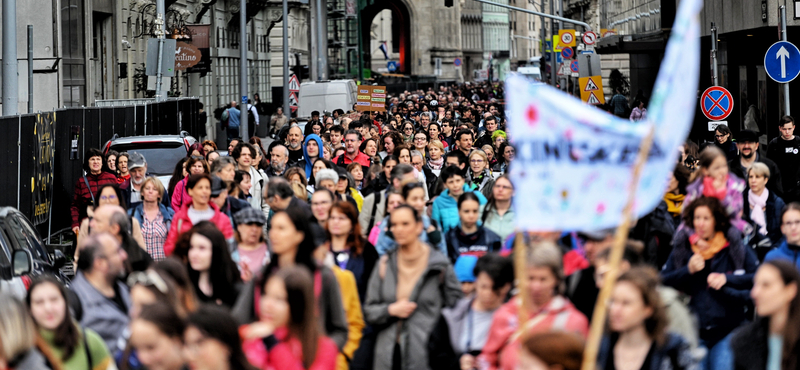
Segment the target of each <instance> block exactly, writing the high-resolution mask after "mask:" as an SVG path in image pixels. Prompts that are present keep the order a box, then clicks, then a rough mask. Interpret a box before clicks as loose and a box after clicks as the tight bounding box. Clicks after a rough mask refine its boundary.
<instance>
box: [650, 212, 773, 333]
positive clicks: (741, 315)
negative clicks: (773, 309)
mask: <svg viewBox="0 0 800 370" xmlns="http://www.w3.org/2000/svg"><path fill="white" fill-rule="evenodd" d="M690 233H691V231H689V230H687V229H682V230H680V231H678V232H677V234H676V235H675V239H673V243H674V249H673V250H672V253H671V254H670V256H669V258H668V260H667V263H666V264H665V266H664V270H663V271H662V272H661V277H662V278H663V281H664V285H666V286H670V287H673V288H675V289H677V290H680V291H682V292H684V293H686V294H687V295H689V296H690V297H691V302H690V304H689V306H690V307H691V308H692V311H693V312H696V313H697V316H698V319H699V323H698V324H699V325H698V327H699V328H700V338H701V339H703V340H705V341H707V342H711V343H716V342H717V341H719V340H721V339H722V338H724V337H725V336H726V335H728V333H730V332H731V331H733V330H734V329H736V328H737V327H738V326H739V325H740V324H741V323H743V322H744V321H745V320H746V318H747V315H746V314H745V306H746V305H748V304H750V289H751V288H752V287H753V276H754V275H755V272H756V268H757V267H758V258H757V257H756V255H755V252H753V249H752V248H749V247H746V246H745V245H743V244H742V240H741V237H739V235H740V233H739V232H738V230H736V229H735V228H734V227H731V229H730V230H729V231H728V233H727V234H726V238H727V239H728V242H729V245H728V247H726V248H724V249H722V250H721V251H719V252H717V254H716V255H715V256H714V257H712V258H711V259H710V260H708V261H706V266H705V268H704V269H703V270H701V271H698V272H696V273H694V274H690V273H689V267H688V262H689V258H691V256H692V254H693V252H692V250H691V245H690V243H689V236H690ZM712 272H717V273H724V274H725V278H726V279H727V282H726V283H725V285H724V286H723V287H722V288H721V289H720V290H714V289H711V288H709V287H708V282H707V281H708V275H709V274H710V273H712Z"/></svg>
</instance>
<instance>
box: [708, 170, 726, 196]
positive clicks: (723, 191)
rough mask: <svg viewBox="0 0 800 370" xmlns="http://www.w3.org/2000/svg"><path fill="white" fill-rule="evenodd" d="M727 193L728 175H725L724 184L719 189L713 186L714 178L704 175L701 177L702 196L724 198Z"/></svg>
mask: <svg viewBox="0 0 800 370" xmlns="http://www.w3.org/2000/svg"><path fill="white" fill-rule="evenodd" d="M727 193H728V176H727V175H726V176H725V185H723V186H722V188H721V189H716V188H714V178H712V177H710V176H706V177H704V178H703V196H706V197H711V198H717V199H719V200H725V195H726V194H727Z"/></svg>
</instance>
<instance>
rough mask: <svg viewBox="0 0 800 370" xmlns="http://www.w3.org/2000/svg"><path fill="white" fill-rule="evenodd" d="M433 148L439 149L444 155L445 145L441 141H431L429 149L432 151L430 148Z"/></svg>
mask: <svg viewBox="0 0 800 370" xmlns="http://www.w3.org/2000/svg"><path fill="white" fill-rule="evenodd" d="M432 146H433V147H437V148H439V150H441V151H442V153H444V144H442V141H441V140H436V139H433V140H431V142H430V143H428V149H430V147H432Z"/></svg>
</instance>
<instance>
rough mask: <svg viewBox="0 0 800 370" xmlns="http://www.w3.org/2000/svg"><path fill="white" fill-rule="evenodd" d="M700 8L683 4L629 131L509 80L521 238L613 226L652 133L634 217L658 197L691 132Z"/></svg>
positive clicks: (547, 91) (626, 125) (565, 98)
mask: <svg viewBox="0 0 800 370" xmlns="http://www.w3.org/2000/svg"><path fill="white" fill-rule="evenodd" d="M701 8H702V0H684V1H681V4H680V8H679V10H678V14H677V17H676V20H675V25H674V27H673V29H672V35H671V37H670V40H669V43H668V44H667V50H666V54H665V57H664V60H663V62H662V65H661V69H660V71H659V74H658V79H657V80H656V84H655V88H654V89H653V96H652V97H651V99H650V107H649V109H648V120H647V121H639V122H631V121H629V120H624V119H620V118H618V117H615V116H612V115H610V114H607V113H605V112H603V111H601V110H599V109H597V108H595V107H593V106H589V105H585V104H583V103H582V102H581V101H580V100H579V99H576V98H574V97H572V96H570V95H567V94H565V93H563V92H561V91H559V90H558V89H555V88H552V87H550V86H548V85H544V84H535V83H533V82H531V81H529V80H527V79H525V78H524V77H520V76H513V77H511V78H509V79H508V80H507V81H506V92H507V94H506V96H507V97H508V112H507V113H508V117H509V130H510V132H511V133H512V134H511V135H510V137H511V138H512V142H513V144H514V145H515V147H516V148H517V156H516V159H515V162H514V164H513V165H512V166H511V172H510V176H511V180H512V181H513V182H514V185H515V188H516V196H515V197H514V207H515V214H516V215H517V219H516V224H517V227H518V228H520V229H521V230H528V231H549V230H596V229H601V228H608V227H615V226H617V225H619V224H620V223H621V221H622V211H623V208H624V206H625V203H626V201H627V198H628V194H629V192H630V190H631V189H630V186H631V181H632V180H631V179H632V174H633V171H632V170H633V164H634V162H635V161H636V155H637V154H638V152H639V147H640V146H641V142H642V140H643V139H644V137H645V136H646V135H647V133H648V132H649V129H650V127H651V125H655V127H656V132H655V137H654V142H653V148H652V150H651V152H650V156H649V158H648V161H647V164H646V165H645V167H644V169H643V171H642V174H641V177H640V180H639V184H638V188H637V189H636V201H635V212H634V215H635V216H636V217H641V216H644V215H646V214H647V213H649V212H651V211H652V210H653V209H654V208H655V207H656V206H657V205H658V203H659V202H660V201H661V199H662V198H663V195H664V192H665V190H666V186H667V181H668V179H669V176H670V174H671V173H672V170H673V169H674V167H675V163H676V161H677V155H678V150H677V149H678V147H679V146H680V145H681V144H682V143H683V142H684V141H685V140H686V137H687V135H688V133H689V131H690V129H691V126H692V122H693V117H694V111H695V103H696V99H695V98H696V96H697V80H698V73H699V67H700V34H699V31H700V26H699V19H698V14H699V12H700V9H701Z"/></svg>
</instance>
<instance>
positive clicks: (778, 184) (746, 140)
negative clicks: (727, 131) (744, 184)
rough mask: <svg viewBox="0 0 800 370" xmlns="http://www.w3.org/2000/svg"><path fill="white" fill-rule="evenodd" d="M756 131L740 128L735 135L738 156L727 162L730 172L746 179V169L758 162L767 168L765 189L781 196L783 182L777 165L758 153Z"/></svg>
mask: <svg viewBox="0 0 800 370" xmlns="http://www.w3.org/2000/svg"><path fill="white" fill-rule="evenodd" d="M758 146H759V143H758V133H757V132H755V131H753V130H742V131H740V132H739V135H737V136H736V147H737V148H739V157H738V158H736V159H733V160H731V161H729V162H728V168H729V169H730V172H731V173H732V174H734V175H736V176H737V177H739V178H740V179H744V180H745V181H747V171H748V170H749V169H750V167H751V166H752V165H753V163H756V162H760V163H763V164H765V165H767V168H769V173H770V176H769V180H768V181H767V189H769V191H770V192H771V193H774V194H775V195H777V196H779V197H781V196H783V183H782V181H781V172H780V170H779V169H778V165H776V164H775V162H773V161H772V160H771V159H769V158H767V157H766V156H763V155H761V154H759V153H758Z"/></svg>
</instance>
